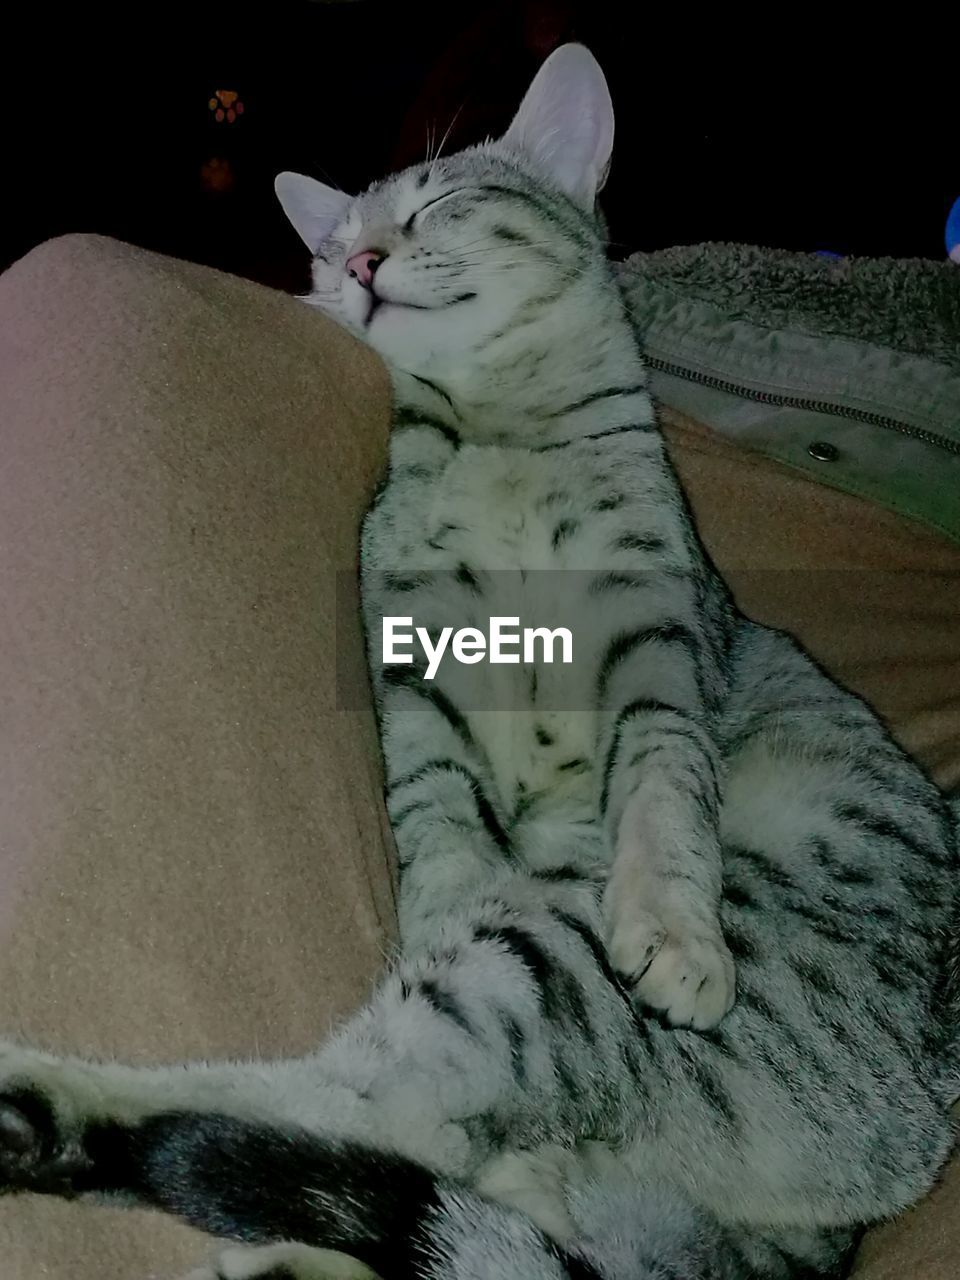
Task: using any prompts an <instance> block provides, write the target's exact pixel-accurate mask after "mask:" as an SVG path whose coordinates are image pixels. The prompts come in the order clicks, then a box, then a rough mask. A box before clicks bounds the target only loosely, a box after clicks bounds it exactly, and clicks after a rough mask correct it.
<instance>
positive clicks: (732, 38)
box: [0, 0, 960, 288]
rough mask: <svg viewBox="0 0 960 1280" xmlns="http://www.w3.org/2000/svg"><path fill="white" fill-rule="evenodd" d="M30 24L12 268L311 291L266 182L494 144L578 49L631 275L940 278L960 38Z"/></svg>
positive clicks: (651, 28)
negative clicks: (70, 245) (635, 259)
mask: <svg viewBox="0 0 960 1280" xmlns="http://www.w3.org/2000/svg"><path fill="white" fill-rule="evenodd" d="M638 10H639V13H638ZM24 15H25V16H24ZM18 21H21V22H22V24H23V29H22V30H21V31H19V32H18V33H17V35H16V36H15V37H12V36H11V35H10V34H9V33H8V38H7V39H5V44H6V46H7V51H8V58H7V61H8V62H10V63H12V64H13V65H12V66H11V67H10V70H9V74H8V75H7V77H6V79H5V92H4V101H3V103H2V120H3V138H4V147H3V154H2V155H0V172H2V173H3V174H4V175H5V181H4V182H3V186H4V188H5V189H6V193H7V194H6V195H5V197H4V199H3V208H4V214H3V221H2V224H0V266H4V265H6V264H7V263H9V262H10V261H12V260H13V259H15V258H16V257H18V256H20V255H21V254H22V253H24V252H25V251H26V250H28V249H29V248H30V247H32V246H33V245H34V244H37V243H39V242H40V241H41V240H44V239H46V238H47V237H49V236H52V235H57V234H60V233H62V232H67V231H77V230H83V231H97V232H102V233H105V234H109V235H113V236H117V237H120V238H121V239H124V240H128V241H132V242H134V243H136V244H141V245H145V246H147V247H149V248H153V249H157V250H160V251H162V252H164V253H170V254H174V255H176V256H179V257H184V258H189V259H192V260H195V261H198V262H204V263H208V264H210V265H213V266H217V267H221V268H224V269H226V270H229V271H233V272H236V273H239V274H242V275H247V276H250V277H252V278H254V279H257V280H261V281H263V282H265V283H268V284H272V285H276V286H279V287H282V288H296V287H299V286H300V285H301V284H302V283H303V281H304V279H305V267H306V262H305V258H306V255H305V251H304V250H303V248H302V246H301V245H300V242H299V240H298V239H297V237H296V235H295V234H294V233H293V232H292V231H291V230H290V229H289V228H288V227H287V225H286V224H285V221H284V219H283V217H282V214H281V213H280V210H279V206H278V205H277V204H276V202H275V199H274V196H273V177H274V175H275V173H276V172H277V171H278V170H280V169H284V168H293V169H299V170H301V171H303V172H307V173H311V174H313V175H314V176H316V177H323V178H326V179H328V180H330V181H332V182H334V183H336V184H337V185H340V186H342V187H343V188H345V189H347V190H356V189H358V188H360V187H362V186H364V185H365V184H366V183H368V182H369V181H370V180H371V179H372V178H374V177H376V176H378V175H380V174H382V173H383V172H384V171H385V170H387V169H388V168H389V167H393V166H397V165H400V164H405V163H409V162H412V161H414V160H417V159H420V158H421V157H422V156H423V155H424V153H425V151H426V146H427V137H428V133H430V132H431V131H432V132H433V133H434V135H437V134H443V133H444V131H445V130H446V129H447V127H448V126H449V125H450V124H451V121H453V127H452V129H451V132H450V137H449V139H448V141H447V144H446V145H447V149H448V150H449V149H455V148H456V147H457V146H462V145H466V144H467V143H469V142H473V141H478V140H480V139H481V138H482V137H483V136H485V135H486V134H488V133H495V132H498V131H499V130H501V129H502V128H503V127H504V126H505V125H506V124H507V123H508V121H509V119H510V116H511V114H512V111H513V109H514V108H515V106H516V104H517V103H518V101H519V98H520V96H521V95H522V92H523V89H524V88H525V86H526V84H527V82H528V81H529V79H530V77H531V76H532V74H533V72H534V71H535V69H536V67H537V65H538V64H539V62H540V61H541V60H542V58H543V57H544V56H545V55H546V54H547V53H548V52H549V50H550V49H551V48H553V47H555V45H556V44H558V43H561V42H562V41H563V40H564V39H566V38H571V37H576V38H580V39H582V40H584V41H585V42H586V43H588V44H589V45H590V46H591V47H592V48H593V49H594V51H595V52H596V54H597V55H598V57H599V58H600V60H601V62H602V63H603V65H604V67H605V69H606V71H607V74H608V78H609V80H610V84H611V89H612V92H613V97H614V102H615V105H616V108H617V112H618V123H617V148H616V152H615V158H614V170H613V174H612V177H611V180H610V183H609V185H608V188H607V191H606V193H605V199H604V205H605V208H606V210H607V214H608V218H609V221H610V226H611V236H612V238H613V242H614V244H613V250H614V252H615V253H616V254H617V255H618V256H623V255H625V254H626V253H627V252H629V251H631V250H633V249H652V248H658V247H662V246H666V245H670V244H680V243H691V242H699V241H704V240H735V241H743V242H752V243H757V244H765V245H776V246H782V247H785V248H790V249H797V250H808V251H815V250H830V251H833V252H836V253H840V254H864V255H871V256H883V255H892V256H897V257H906V256H917V257H928V258H934V259H940V260H942V259H943V257H944V256H945V250H944V246H943V226H944V221H945V218H946V215H947V211H948V209H949V207H950V205H951V203H952V201H953V200H954V199H955V198H956V197H957V195H960V140H958V129H960V117H958V116H957V110H958V102H957V97H956V86H957V83H958V73H957V53H956V44H955V37H956V32H955V31H954V32H952V33H951V32H949V31H948V30H947V29H946V27H944V30H943V31H942V32H941V31H940V30H939V29H938V28H936V27H935V26H933V24H932V23H931V24H930V25H929V27H928V26H926V25H924V23H923V22H920V21H917V22H916V23H914V22H913V19H912V18H911V15H910V14H909V12H901V14H900V15H899V16H898V18H897V27H896V30H891V31H887V32H884V31H883V30H878V29H877V24H878V21H879V18H878V16H877V15H876V14H875V15H874V17H873V19H872V29H871V30H870V31H869V32H868V31H864V30H863V29H862V28H861V29H854V30H849V31H841V30H840V29H839V28H838V27H837V25H836V23H835V21H834V20H833V19H831V18H822V19H817V18H816V17H815V16H814V15H813V14H812V13H811V12H810V11H809V10H803V11H802V12H798V14H797V15H792V14H786V13H784V12H783V11H777V17H776V21H774V18H773V17H772V16H771V13H770V12H766V14H765V15H764V14H762V13H761V14H758V15H756V16H754V17H752V18H750V19H743V18H741V19H739V20H737V19H732V18H731V17H730V16H729V15H721V16H720V17H718V18H712V19H706V18H704V16H703V15H702V14H700V13H699V12H698V10H697V9H695V8H693V7H690V8H687V7H682V6H675V7H673V8H670V7H664V6H662V5H661V6H660V7H659V8H658V9H656V10H653V9H648V8H646V7H645V6H627V5H624V6H618V5H613V4H607V3H603V2H599V3H597V2H595V3H578V2H574V0H570V2H567V0H526V2H525V0H514V2H513V3H509V4H507V3H487V4H475V3H469V2H464V3H456V2H455V0H447V3H444V4H437V3H429V2H421V0H407V3H401V2H400V0H397V2H395V3H390V4H384V3H377V2H376V0H366V2H364V0H354V2H353V3H340V4H336V3H334V4H323V3H310V2H309V0H299V2H297V3H294V2H293V0H279V2H276V3H270V4H258V5H256V6H255V7H253V8H252V9H249V8H247V9H241V8H235V9H231V8H230V7H229V5H228V4H227V3H225V2H223V3H220V4H218V5H216V6H214V5H208V4H198V5H194V6H193V7H191V8H190V9H189V10H186V9H184V10H182V11H180V10H178V9H177V8H176V7H173V8H165V7H161V8H154V9H151V10H144V9H142V8H139V7H137V8H136V9H134V8H132V7H131V8H127V9H124V10H116V11H114V14H113V16H110V17H107V16H106V15H105V14H104V15H102V16H100V17H97V16H94V17H92V18H91V17H90V15H89V14H82V15H78V14H77V13H76V12H75V11H70V12H69V13H65V14H58V13H57V11H56V9H48V8H47V7H38V9H37V12H36V13H35V14H30V13H29V12H27V11H21V15H20V18H19V19H18ZM912 24H913V25H912ZM951 64H952V69H951ZM217 90H227V91H230V92H232V93H235V94H237V95H238V100H239V101H240V102H242V104H243V114H242V115H238V116H237V118H236V119H235V120H234V122H233V123H230V122H228V121H227V120H226V119H224V120H223V121H222V122H219V123H218V122H217V121H216V119H215V116H214V112H213V111H212V110H211V109H210V106H209V103H210V102H211V100H215V94H216V91H217ZM951 99H952V103H951ZM950 110H952V112H953V115H952V117H951V116H949V115H948V111H950Z"/></svg>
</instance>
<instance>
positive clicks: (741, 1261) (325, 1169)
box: [75, 1112, 836, 1280]
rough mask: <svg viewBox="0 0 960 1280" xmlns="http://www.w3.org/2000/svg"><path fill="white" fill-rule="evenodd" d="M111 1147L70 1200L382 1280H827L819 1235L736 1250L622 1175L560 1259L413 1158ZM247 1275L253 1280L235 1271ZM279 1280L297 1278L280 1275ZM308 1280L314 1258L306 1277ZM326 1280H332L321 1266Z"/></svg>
mask: <svg viewBox="0 0 960 1280" xmlns="http://www.w3.org/2000/svg"><path fill="white" fill-rule="evenodd" d="M88 1141H89V1139H88ZM104 1141H105V1142H106V1146H107V1147H108V1148H109V1151H110V1160H109V1161H106V1162H105V1161H104V1159H103V1153H102V1152H99V1151H96V1150H91V1151H89V1152H88V1154H89V1155H90V1156H92V1157H93V1158H92V1161H91V1166H90V1174H91V1177H90V1180H89V1181H88V1183H87V1185H85V1186H84V1185H77V1184H75V1189H76V1190H80V1191H81V1192H83V1191H87V1192H94V1193H97V1192H100V1193H103V1192H108V1193H109V1192H117V1191H121V1192H122V1193H124V1194H125V1196H126V1197H129V1196H130V1195H131V1193H132V1195H133V1197H134V1198H135V1199H137V1200H138V1201H140V1202H141V1203H144V1204H147V1205H150V1206H152V1207H154V1208H157V1209H161V1210H164V1211H165V1212H167V1213H171V1214H175V1215H176V1216H177V1217H180V1218H183V1219H185V1220H186V1221H187V1222H189V1223H190V1224H192V1225H193V1226H195V1227H199V1228H200V1229H201V1230H203V1231H206V1232H208V1233H209V1234H212V1235H215V1236H220V1237H228V1238H232V1239H233V1240H238V1241H243V1242H244V1243H248V1244H252V1245H272V1244H274V1243H276V1242H280V1241H297V1242H299V1243H300V1244H302V1245H306V1246H310V1247H311V1248H313V1249H318V1250H330V1251H335V1252H337V1253H340V1254H347V1255H349V1256H350V1257H352V1258H355V1259H357V1260H358V1261H359V1262H360V1263H362V1264H364V1267H366V1268H369V1270H370V1271H372V1272H373V1273H374V1274H375V1275H377V1276H380V1277H384V1278H389V1280H490V1277H496V1280H670V1278H671V1277H677V1276H681V1275H682V1276H683V1277H684V1280H707V1278H708V1277H710V1280H719V1278H721V1277H722V1280H747V1278H748V1277H749V1278H750V1280H799V1277H800V1276H803V1277H805V1278H806V1280H810V1277H813V1276H815V1275H820V1274H830V1275H833V1274H835V1264H836V1249H835V1247H834V1245H833V1243H832V1239H827V1238H826V1237H819V1236H817V1237H812V1238H811V1239H812V1244H813V1252H812V1253H811V1251H810V1248H809V1245H810V1243H811V1242H810V1241H806V1240H805V1241H804V1242H803V1245H804V1247H802V1248H801V1249H800V1250H799V1252H796V1253H793V1252H792V1251H791V1249H790V1247H789V1245H790V1244H791V1243H792V1242H784V1241H778V1242H777V1243H776V1244H771V1243H769V1242H766V1241H763V1240H759V1239H753V1238H741V1239H739V1240H738V1239H737V1238H735V1237H734V1236H731V1235H729V1234H728V1233H726V1232H725V1231H724V1230H723V1229H722V1228H721V1227H720V1226H719V1224H716V1223H715V1222H714V1221H713V1220H712V1219H710V1218H709V1217H708V1216H707V1215H705V1214H704V1213H702V1212H701V1211H700V1210H698V1209H696V1208H695V1207H694V1206H693V1205H692V1204H690V1203H689V1202H687V1201H685V1200H683V1199H682V1198H680V1197H679V1196H677V1195H676V1194H675V1193H673V1192H668V1191H662V1192H654V1193H647V1194H645V1195H643V1194H641V1193H640V1191H639V1189H638V1187H637V1186H636V1184H635V1183H634V1182H633V1181H632V1179H631V1178H630V1175H629V1174H627V1173H625V1172H624V1174H623V1176H621V1177H620V1178H619V1179H614V1180H613V1181H612V1182H611V1183H609V1184H601V1183H599V1182H596V1181H593V1182H589V1181H588V1182H587V1183H585V1184H584V1185H582V1186H580V1187H578V1188H575V1189H574V1191H573V1194H572V1196H571V1198H570V1200H569V1202H568V1207H569V1208H570V1211H571V1217H572V1220H573V1222H574V1223H575V1226H576V1228H577V1232H578V1235H577V1243H576V1244H573V1245H568V1246H567V1247H566V1248H563V1247H560V1246H559V1245H557V1244H555V1243H554V1242H553V1241H552V1240H550V1239H548V1238H547V1236H546V1235H545V1234H543V1233H542V1232H541V1231H540V1230H539V1228H538V1227H537V1226H536V1225H535V1224H534V1222H533V1221H532V1219H530V1218H528V1217H526V1216H525V1215H524V1214H522V1213H518V1212H515V1211H513V1210H510V1209H506V1208H503V1207H502V1206H500V1205H497V1204H494V1203H493V1202H491V1201H489V1200H486V1199H484V1198H482V1197H481V1196H479V1195H477V1194H476V1193H474V1192H473V1191H471V1190H470V1189H469V1188H466V1187H463V1186H460V1185H457V1184H455V1183H453V1182H450V1181H447V1180H444V1179H442V1178H440V1177H438V1176H437V1175H435V1174H434V1173H432V1172H431V1171H430V1170H429V1169H427V1168H425V1167H424V1166H422V1165H420V1164H417V1163H416V1162H415V1161H413V1160H409V1159H407V1158H406V1157H404V1156H401V1155H397V1154H395V1153H391V1152H386V1151H380V1150H375V1149H373V1148H370V1147H366V1146H361V1145H359V1144H356V1143H348V1142H336V1141H329V1140H326V1139H323V1138H320V1137H319V1136H316V1135H314V1134H311V1133H308V1132H305V1131H300V1130H293V1129H289V1130H283V1129H279V1128H275V1127H273V1126H267V1125H258V1124H252V1123H250V1122H248V1121H243V1120H237V1119H233V1118H230V1117H227V1116H221V1115H216V1114H197V1113H186V1112H171V1113H167V1114H162V1115H157V1116H153V1117H151V1118H149V1119H147V1120H146V1121H144V1122H143V1123H142V1124H140V1125H138V1126H136V1127H134V1128H127V1127H125V1126H124V1127H122V1128H120V1127H114V1126H110V1132H109V1134H107V1133H106V1132H105V1131H104V1132H102V1133H101V1135H100V1138H99V1139H96V1138H94V1140H93V1146H94V1147H96V1146H98V1145H99V1144H100V1143H102V1142H104ZM581 1230H582V1238H581V1235H580V1234H579V1233H580V1231H581ZM785 1244H786V1245H787V1246H788V1247H784V1246H785ZM825 1246H826V1249H827V1252H826V1253H824V1252H823V1249H824V1247H825ZM268 1252H269V1251H268ZM827 1261H829V1268H828V1269H827V1268H825V1267H824V1264H825V1263H826V1262H827ZM811 1264H813V1265H811ZM821 1268H823V1269H821ZM242 1274H243V1275H244V1276H248V1275H250V1276H253V1275H257V1274H259V1272H257V1271H255V1270H248V1269H246V1268H244V1269H243V1270H242ZM263 1274H264V1277H265V1276H266V1275H267V1274H270V1275H271V1276H273V1275H278V1274H279V1272H278V1271H277V1270H276V1268H273V1269H272V1270H269V1272H264V1273H263ZM284 1274H293V1275H296V1274H298V1273H297V1269H296V1268H295V1267H290V1266H289V1265H288V1267H287V1270H286V1271H285V1272H284ZM315 1274H316V1272H315V1271H314V1270H313V1269H312V1268H311V1267H310V1265H309V1262H308V1264H307V1266H306V1267H305V1269H304V1270H303V1275H304V1276H305V1277H306V1276H310V1277H313V1276H315ZM321 1274H324V1275H326V1274H328V1272H327V1271H326V1270H323V1269H322V1268H321ZM337 1274H339V1271H338V1272H337ZM344 1274H347V1272H346V1271H345V1272H344ZM350 1274H353V1272H350ZM363 1274H367V1272H365V1271H364V1272H363Z"/></svg>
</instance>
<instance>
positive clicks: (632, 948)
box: [607, 902, 667, 986]
mask: <svg viewBox="0 0 960 1280" xmlns="http://www.w3.org/2000/svg"><path fill="white" fill-rule="evenodd" d="M611 907H612V909H611ZM608 910H609V919H608V924H609V928H608V934H607V954H608V956H609V957H610V963H611V964H612V965H613V967H614V969H616V971H617V973H619V974H620V975H621V976H622V977H623V979H624V981H625V982H626V983H627V985H628V986H633V985H634V984H635V983H637V982H639V981H640V979H641V978H642V977H643V975H644V974H645V973H646V972H647V970H648V969H649V968H650V965H651V964H652V963H653V960H654V957H655V956H656V955H657V953H658V952H659V951H660V949H661V948H662V946H663V944H664V942H665V941H666V937H667V931H666V929H665V928H664V927H663V925H662V924H661V923H660V921H659V920H658V919H657V918H656V916H653V915H651V914H650V913H649V912H647V911H641V910H631V911H630V912H622V911H617V910H616V908H615V905H614V904H610V903H609V902H608Z"/></svg>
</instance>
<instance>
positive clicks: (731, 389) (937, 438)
mask: <svg viewBox="0 0 960 1280" xmlns="http://www.w3.org/2000/svg"><path fill="white" fill-rule="evenodd" d="M644 359H645V361H646V363H647V365H648V366H649V367H650V368H651V369H655V370H656V371H657V372H658V373H666V374H669V375H670V376H671V377H672V378H680V379H681V380H682V381H684V382H697V383H699V384H700V386H703V387H709V388H710V389H711V390H712V391H725V392H727V394H728V395H732V396H740V397H741V398H742V399H744V400H755V401H757V402H758V403H759V404H769V405H775V406H777V407H778V408H788V409H805V410H807V411H808V412H810V413H825V414H831V415H832V416H833V417H835V418H848V419H852V420H853V421H854V422H866V423H868V424H869V425H870V426H872V427H882V428H883V430H884V431H897V432H899V433H900V435H902V436H909V437H910V438H911V439H912V440H920V441H922V442H923V443H924V444H929V445H933V447H934V448H935V449H943V450H944V451H945V452H946V453H952V454H954V455H956V456H957V457H960V443H958V442H957V441H956V440H951V439H949V437H947V436H941V435H937V434H936V432H934V431H927V430H926V428H924V427H911V426H910V424H909V423H907V422H898V421H897V419H896V418H887V417H885V416H884V415H883V414H882V413H870V412H869V411H868V410H865V409H851V408H850V407H849V406H848V405H844V404H831V403H830V402H829V401H827V400H804V399H802V398H801V397H800V396H784V395H780V394H779V393H778V392H776V391H756V390H754V388H753V387H742V386H739V385H738V384H737V383H735V382H727V381H725V379H723V378H715V377H714V376H713V375H712V374H709V373H697V372H696V370H694V369H685V368H683V367H682V366H681V365H678V364H670V363H669V362H668V361H666V360H658V359H657V357H656V356H650V355H645V356H644Z"/></svg>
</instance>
